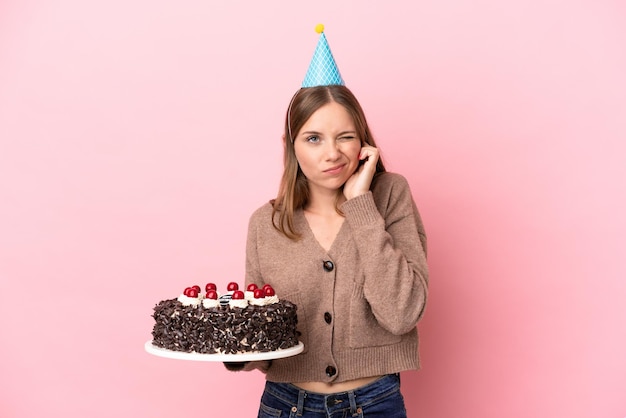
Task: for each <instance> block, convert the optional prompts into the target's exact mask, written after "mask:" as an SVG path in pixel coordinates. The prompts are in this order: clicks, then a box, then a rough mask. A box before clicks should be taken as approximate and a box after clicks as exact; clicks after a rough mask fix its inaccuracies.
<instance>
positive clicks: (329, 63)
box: [302, 23, 345, 87]
mask: <svg viewBox="0 0 626 418" xmlns="http://www.w3.org/2000/svg"><path fill="white" fill-rule="evenodd" d="M315 31H316V32H317V33H319V34H320V38H319V40H318V41H317V46H316V47H315V52H313V58H312V59H311V63H310V64H309V69H308V71H307V73H306V75H305V76H304V81H303V82H302V87H315V86H331V85H340V86H343V85H345V83H344V82H343V79H342V78H341V74H339V69H338V68H337V64H336V63H335V58H333V54H332V52H331V51H330V46H328V41H327V40H326V34H325V33H324V25H322V24H321V23H320V24H318V25H317V26H315Z"/></svg>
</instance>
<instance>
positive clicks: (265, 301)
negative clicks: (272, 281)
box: [250, 295, 278, 306]
mask: <svg viewBox="0 0 626 418" xmlns="http://www.w3.org/2000/svg"><path fill="white" fill-rule="evenodd" d="M277 302H278V296H276V295H274V296H265V297H264V298H258V299H252V300H250V305H254V306H267V305H271V304H273V303H277Z"/></svg>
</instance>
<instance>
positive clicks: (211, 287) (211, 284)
mask: <svg viewBox="0 0 626 418" xmlns="http://www.w3.org/2000/svg"><path fill="white" fill-rule="evenodd" d="M204 290H205V291H207V292H208V291H209V290H215V291H217V286H216V285H215V283H207V284H206V286H205V287H204Z"/></svg>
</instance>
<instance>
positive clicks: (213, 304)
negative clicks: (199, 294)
mask: <svg viewBox="0 0 626 418" xmlns="http://www.w3.org/2000/svg"><path fill="white" fill-rule="evenodd" d="M202 306H204V307H205V308H207V309H210V308H217V307H218V306H220V301H219V300H218V299H207V298H204V299H203V300H202Z"/></svg>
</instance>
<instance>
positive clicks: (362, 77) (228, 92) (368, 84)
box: [0, 0, 626, 418]
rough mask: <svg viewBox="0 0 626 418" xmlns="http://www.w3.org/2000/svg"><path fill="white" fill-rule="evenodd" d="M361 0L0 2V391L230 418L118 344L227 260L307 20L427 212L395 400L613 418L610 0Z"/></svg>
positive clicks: (80, 406) (77, 404)
mask: <svg viewBox="0 0 626 418" xmlns="http://www.w3.org/2000/svg"><path fill="white" fill-rule="evenodd" d="M365 3H367V2H363V1H342V2H336V1H315V2H296V1H292V2H280V1H264V2H257V1H248V2H242V1H230V2H229V1H219V2H217V1H206V0H205V1H179V2H173V1H154V0H152V1H142V0H123V1H122V0H108V1H98V2H95V1H79V0H58V1H43V0H40V1H37V0H21V1H17V0H14V1H10V0H9V1H6V0H5V1H4V2H2V3H0V139H1V141H0V353H1V356H0V388H1V390H0V416H2V417H7V418H26V417H29V418H30V417H44V416H45V417H61V416H62V417H70V418H71V417H112V416H118V417H134V416H136V417H170V416H195V415H196V414H198V415H197V416H206V417H213V416H223V415H222V414H223V410H224V409H227V410H230V413H229V414H230V415H229V416H238V417H239V416H241V417H250V416H255V413H256V409H257V405H258V398H259V396H260V393H261V391H262V385H263V377H262V375H260V374H258V373H256V372H255V373H249V374H231V373H228V372H226V371H225V370H224V369H223V367H222V365H221V364H201V363H193V362H183V361H175V360H168V359H162V358H158V357H154V356H151V355H148V354H146V353H145V352H144V350H143V344H144V342H145V341H147V340H148V339H149V338H150V331H151V327H152V318H151V317H150V315H151V313H152V308H153V306H154V304H155V303H156V302H158V301H159V300H161V299H164V298H168V297H174V296H176V295H177V294H178V293H179V292H180V291H181V290H182V289H183V288H184V287H185V286H188V285H190V284H195V283H198V284H201V285H202V284H203V283H205V282H207V281H215V282H217V283H218V284H220V285H222V286H225V285H226V283H227V282H229V281H233V280H235V281H239V282H240V283H242V282H243V280H244V242H245V234H246V226H247V220H248V216H249V215H250V213H251V212H252V211H253V210H254V209H255V208H257V207H258V206H260V205H261V204H263V203H264V202H265V201H267V200H268V199H269V198H271V197H272V196H273V195H274V194H275V192H276V189H277V185H278V180H279V176H280V172H281V164H282V155H281V153H282V149H281V143H280V135H281V127H282V123H283V115H284V112H285V109H286V106H287V104H288V101H289V99H290V97H291V95H292V94H293V93H294V91H295V90H296V89H297V88H298V87H299V85H300V82H301V81H302V78H303V77H304V73H305V71H306V67H307V65H308V62H309V59H310V57H311V54H312V52H313V49H314V47H315V43H316V42H317V35H316V34H315V32H314V30H313V28H314V26H315V24H317V23H319V22H322V23H324V24H325V25H326V33H327V36H328V39H329V42H330V45H331V48H332V49H333V51H334V54H335V57H336V58H337V61H338V64H339V67H340V69H341V72H342V75H343V77H344V78H345V80H347V84H348V86H349V87H351V88H352V90H353V91H354V92H355V94H356V95H357V96H358V97H359V98H360V100H361V102H362V104H363V106H364V108H365V110H366V112H367V114H368V117H369V120H370V122H371V125H372V127H373V130H374V133H375V135H376V136H377V138H378V141H379V145H380V147H381V149H382V154H383V157H384V158H385V161H386V163H387V166H388V168H389V169H391V170H392V171H397V172H400V173H403V174H404V175H405V176H406V177H407V178H408V179H409V181H410V184H411V186H412V189H413V192H414V196H415V199H416V201H417V203H418V205H419V207H420V209H421V212H422V215H423V218H424V221H425V223H426V226H427V230H428V233H429V239H430V257H429V262H430V266H431V293H430V295H431V296H430V304H429V306H428V309H427V313H426V316H425V318H424V320H423V322H421V323H420V330H421V334H422V341H423V343H422V347H421V353H422V357H423V369H422V370H421V371H419V372H407V373H404V374H403V390H404V394H405V396H406V397H407V407H408V409H409V414H410V416H413V417H417V416H419V417H442V418H443V417H446V418H447V417H590V418H591V417H593V418H597V417H617V418H622V417H624V416H626V396H625V395H624V394H625V393H626V356H625V355H624V353H625V352H626V325H625V324H626V303H624V297H625V296H626V292H625V290H624V289H625V287H626V285H625V284H624V278H625V277H626V262H625V258H626V257H625V256H626V253H625V251H624V248H625V245H624V237H625V236H626V221H625V213H626V204H625V196H626V169H625V166H626V157H625V155H626V145H625V144H626V104H625V103H626V81H625V77H624V75H625V74H626V47H625V45H626V25H624V22H625V21H626V19H625V18H626V7H625V6H624V3H623V2H622V1H620V0H614V1H597V0H582V1H573V2H572V1H567V2H566V1H556V0H510V1H501V0H485V1H474V0H471V1H470V0H444V1H431V2H416V1H412V0H406V1H387V2H384V4H385V6H382V4H383V3H381V2H376V3H375V4H376V5H377V6H370V5H367V4H365ZM372 3H374V2H372Z"/></svg>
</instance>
